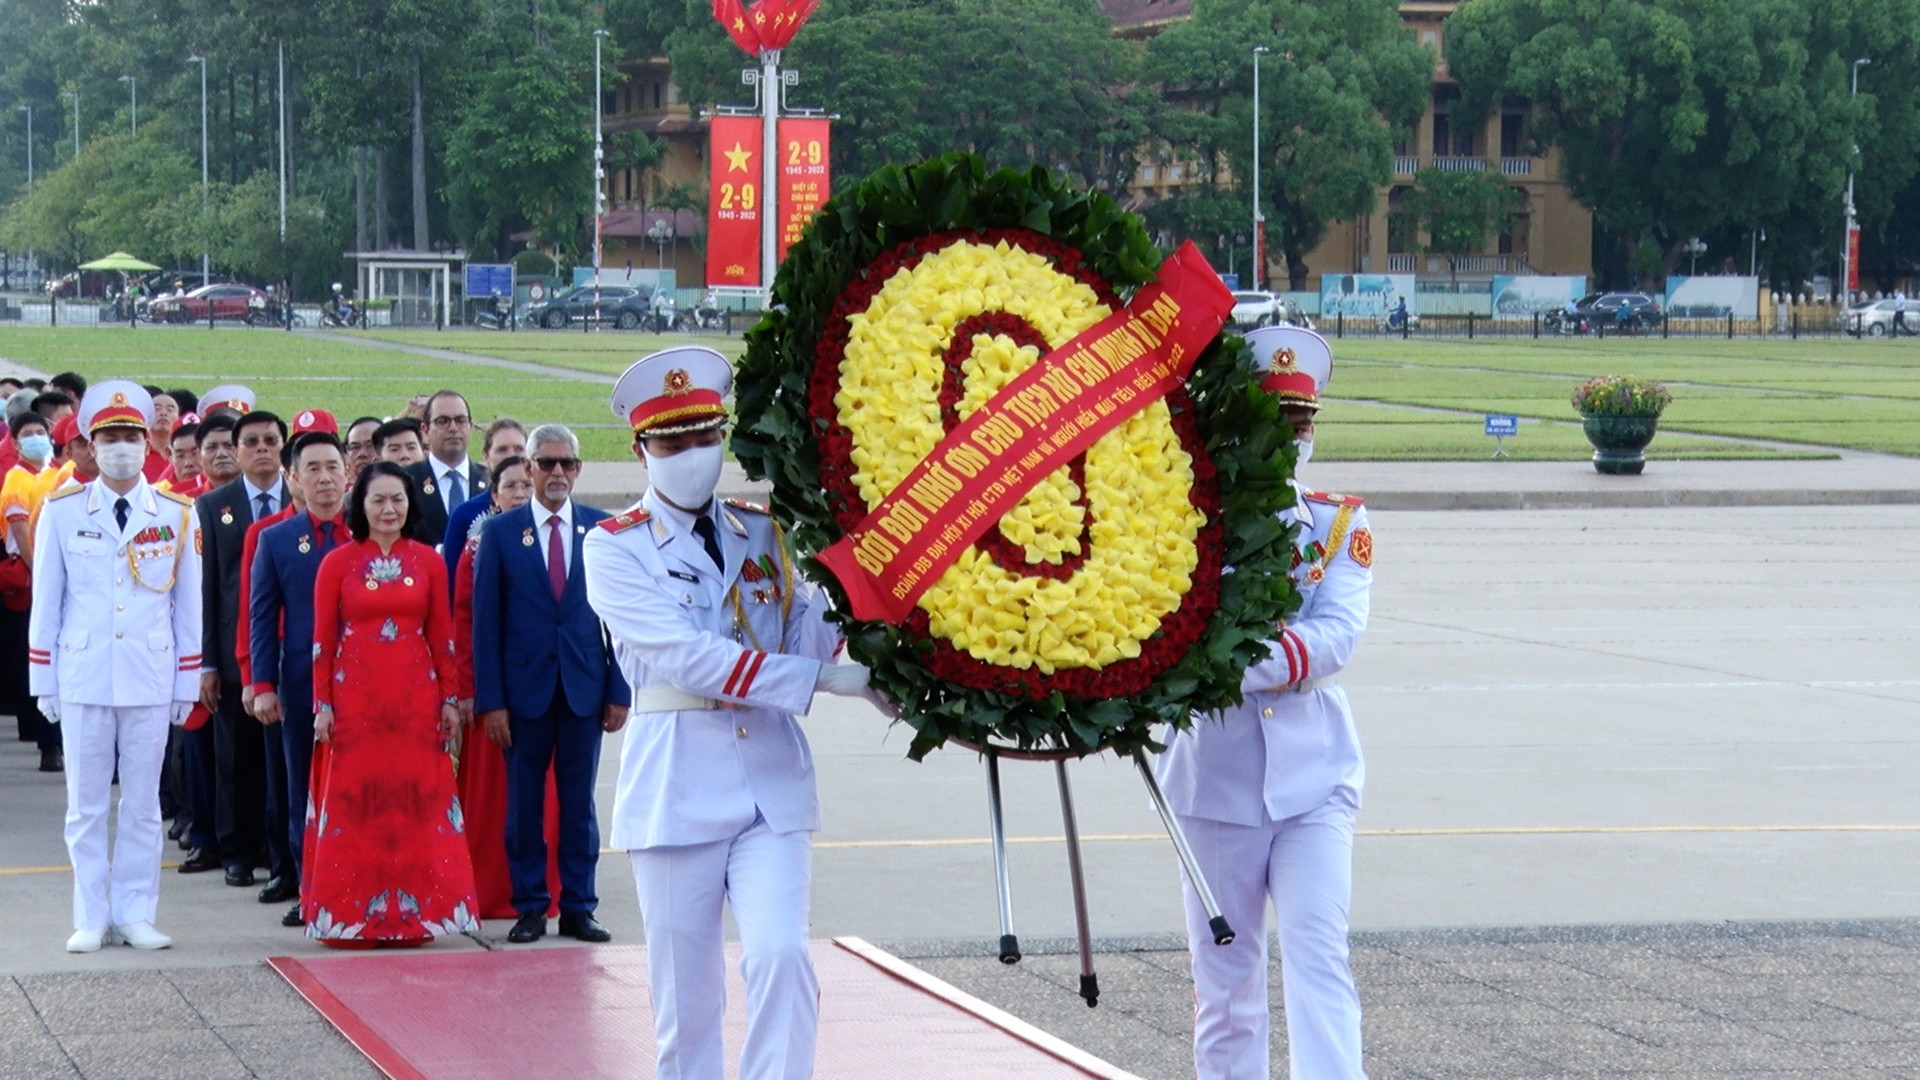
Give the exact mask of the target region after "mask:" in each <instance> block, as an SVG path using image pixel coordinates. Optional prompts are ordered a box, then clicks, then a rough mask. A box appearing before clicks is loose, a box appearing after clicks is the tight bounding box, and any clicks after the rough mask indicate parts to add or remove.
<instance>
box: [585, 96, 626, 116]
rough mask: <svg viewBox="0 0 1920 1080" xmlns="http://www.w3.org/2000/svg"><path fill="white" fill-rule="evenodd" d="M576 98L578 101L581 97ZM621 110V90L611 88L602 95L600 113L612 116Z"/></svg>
mask: <svg viewBox="0 0 1920 1080" xmlns="http://www.w3.org/2000/svg"><path fill="white" fill-rule="evenodd" d="M574 100H575V101H578V100H579V99H578V98H575V99H574ZM619 111H620V92H619V91H617V90H609V91H607V92H606V93H604V94H601V95H600V114H601V115H602V116H611V115H612V114H614V113H617V112H619Z"/></svg>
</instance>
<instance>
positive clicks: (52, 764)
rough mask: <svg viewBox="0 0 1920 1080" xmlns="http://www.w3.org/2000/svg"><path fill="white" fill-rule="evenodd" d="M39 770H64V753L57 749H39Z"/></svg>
mask: <svg viewBox="0 0 1920 1080" xmlns="http://www.w3.org/2000/svg"><path fill="white" fill-rule="evenodd" d="M40 771H41V772H66V771H67V758H66V755H65V754H62V753H61V752H60V751H58V750H42V751H40Z"/></svg>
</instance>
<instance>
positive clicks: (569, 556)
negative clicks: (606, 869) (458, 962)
mask: <svg viewBox="0 0 1920 1080" xmlns="http://www.w3.org/2000/svg"><path fill="white" fill-rule="evenodd" d="M527 444H528V446H530V447H531V448H532V452H531V453H530V454H529V455H528V456H529V459H530V460H531V462H532V464H533V469H534V488H533V490H534V499H533V501H532V502H529V503H527V504H526V505H525V506H522V507H520V508H519V509H517V510H509V511H507V512H506V513H503V514H500V515H498V516H497V517H494V518H493V519H491V520H490V521H488V522H487V524H486V525H485V526H483V527H482V529H481V533H480V548H479V550H478V552H476V553H475V556H474V564H473V674H474V709H475V711H476V712H477V713H478V714H479V716H480V719H481V720H482V722H483V723H484V724H485V725H486V730H487V737H488V738H490V739H492V740H493V741H494V742H496V743H498V744H499V745H500V746H501V747H503V748H504V750H505V752H506V761H507V838H506V839H507V866H508V872H509V874H510V875H511V876H512V879H513V906H514V910H515V911H517V912H519V914H520V918H519V920H518V921H517V922H515V923H514V925H513V930H512V931H511V932H510V933H509V934H508V935H507V940H508V941H512V942H516V943H524V942H530V941H536V940H538V939H539V938H541V937H542V936H544V935H545V934H546V932H547V920H546V913H547V906H548V903H549V897H548V895H547V878H546V868H547V850H546V847H547V845H546V838H545V837H544V835H543V834H542V829H541V825H542V822H541V814H542V812H543V810H544V808H545V796H546V777H547V770H548V767H549V766H551V767H552V770H553V774H554V787H555V789H556V793H557V795H558V797H559V798H558V802H559V813H560V933H561V934H563V935H565V936H567V937H573V938H578V939H580V940H581V941H608V940H611V939H612V936H613V935H612V934H610V933H609V932H608V931H607V930H606V929H605V928H603V927H602V926H601V925H600V924H599V923H598V922H597V921H595V920H594V917H593V912H594V908H595V907H596V906H597V905H598V903H599V898H598V897H597V896H596V895H595V892H594V868H595V865H596V864H597V863H598V861H599V856H600V826H599V819H598V817H597V816H596V815H595V813H594V809H593V784H594V776H595V773H596V772H597V770H598V768H599V764H600V737H601V734H602V733H603V732H613V731H618V730H620V728H621V726H622V725H623V724H625V723H626V721H627V705H628V703H629V702H630V700H631V696H630V694H629V692H628V689H627V683H626V680H625V679H624V678H622V677H621V675H620V669H619V667H618V665H616V664H615V663H614V659H613V649H612V647H611V646H610V645H609V644H608V642H607V636H606V632H605V629H604V628H603V627H602V626H601V624H600V619H599V617H598V616H596V615H595V614H594V613H593V609H592V608H591V607H589V606H588V605H587V587H586V574H585V569H584V567H583V566H582V564H581V557H580V550H581V543H582V542H583V541H584V540H585V539H586V534H587V531H588V530H589V529H591V528H592V527H593V526H595V525H596V524H598V523H599V522H600V521H601V520H602V519H604V518H605V517H606V516H607V515H606V513H605V512H603V511H600V510H595V509H593V508H592V507H588V506H579V505H576V504H575V503H574V502H573V485H574V482H575V481H576V480H577V479H578V478H579V476H580V441H579V439H577V438H576V437H575V436H574V434H573V432H571V431H569V430H567V429H566V428H565V427H563V426H561V425H559V424H545V425H542V426H540V427H538V428H535V429H534V431H533V434H532V436H531V437H529V438H528V440H527Z"/></svg>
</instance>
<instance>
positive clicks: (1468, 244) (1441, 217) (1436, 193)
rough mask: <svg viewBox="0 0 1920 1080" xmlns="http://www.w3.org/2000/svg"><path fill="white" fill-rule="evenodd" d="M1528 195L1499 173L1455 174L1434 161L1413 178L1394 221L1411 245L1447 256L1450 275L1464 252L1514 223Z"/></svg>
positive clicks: (1468, 252) (1394, 225)
mask: <svg viewBox="0 0 1920 1080" xmlns="http://www.w3.org/2000/svg"><path fill="white" fill-rule="evenodd" d="M1524 199H1525V196H1524V195H1522V194H1521V192H1520V191H1519V190H1518V189H1517V188H1514V187H1513V186H1512V185H1510V184H1508V183H1507V182H1506V181H1505V180H1503V179H1502V178H1501V177H1499V176H1498V175H1495V174H1490V173H1484V172H1451V171H1448V170H1445V169H1438V168H1435V167H1433V166H1431V165H1429V166H1427V167H1426V168H1424V169H1421V170H1420V172H1419V173H1418V174H1416V175H1415V176H1414V178H1413V187H1412V188H1410V189H1409V190H1408V191H1407V193H1406V197H1405V198H1404V199H1402V200H1401V203H1400V206H1399V207H1398V208H1397V209H1396V210H1395V211H1394V216H1395V217H1396V218H1397V219H1398V220H1397V221H1395V222H1393V223H1392V225H1393V227H1395V228H1398V229H1402V230H1405V233H1404V235H1405V236H1406V237H1407V238H1408V241H1409V246H1410V247H1411V248H1412V250H1413V251H1415V252H1417V253H1418V254H1422V255H1445V256H1446V257H1447V274H1448V276H1449V277H1452V276H1454V275H1455V273H1456V271H1457V268H1458V264H1459V259H1460V256H1462V255H1470V254H1472V253H1473V252H1475V251H1477V250H1478V249H1479V248H1480V246H1481V245H1483V244H1485V243H1486V242H1487V238H1488V237H1490V236H1492V235H1494V234H1495V233H1501V232H1505V231H1506V230H1507V229H1508V228H1510V227H1512V225H1513V221H1514V217H1515V214H1516V211H1517V210H1518V206H1517V205H1516V202H1517V201H1524Z"/></svg>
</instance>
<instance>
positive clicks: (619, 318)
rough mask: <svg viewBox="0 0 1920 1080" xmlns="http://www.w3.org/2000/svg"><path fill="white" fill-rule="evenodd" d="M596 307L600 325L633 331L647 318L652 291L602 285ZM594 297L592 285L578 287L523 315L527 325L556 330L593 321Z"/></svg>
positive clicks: (635, 287)
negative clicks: (571, 324)
mask: <svg viewBox="0 0 1920 1080" xmlns="http://www.w3.org/2000/svg"><path fill="white" fill-rule="evenodd" d="M597 299H598V304H597V308H598V311H599V319H600V321H601V322H610V323H612V324H613V325H615V326H617V327H619V328H620V329H622V330H632V329H635V328H636V327H638V326H639V325H640V321H641V320H642V319H645V318H646V317H647V313H648V311H649V310H650V309H651V305H652V303H653V290H652V289H650V288H648V287H646V286H644V285H602V286H600V290H599V296H598V298H597ZM595 300H596V297H595V295H594V288H593V286H591V285H577V286H575V287H573V288H571V289H568V290H566V291H565V292H560V293H555V294H554V295H553V296H551V297H548V298H547V299H545V300H542V301H541V302H539V303H537V304H535V305H533V306H532V307H529V308H528V309H527V311H526V314H525V315H524V316H522V317H523V318H524V319H525V320H526V322H527V323H528V324H529V325H532V326H544V327H546V328H547V329H549V330H558V329H560V328H562V327H564V326H566V325H567V324H569V323H574V322H583V321H586V320H589V319H592V318H594V317H595V316H594V311H595V309H596V303H595Z"/></svg>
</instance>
